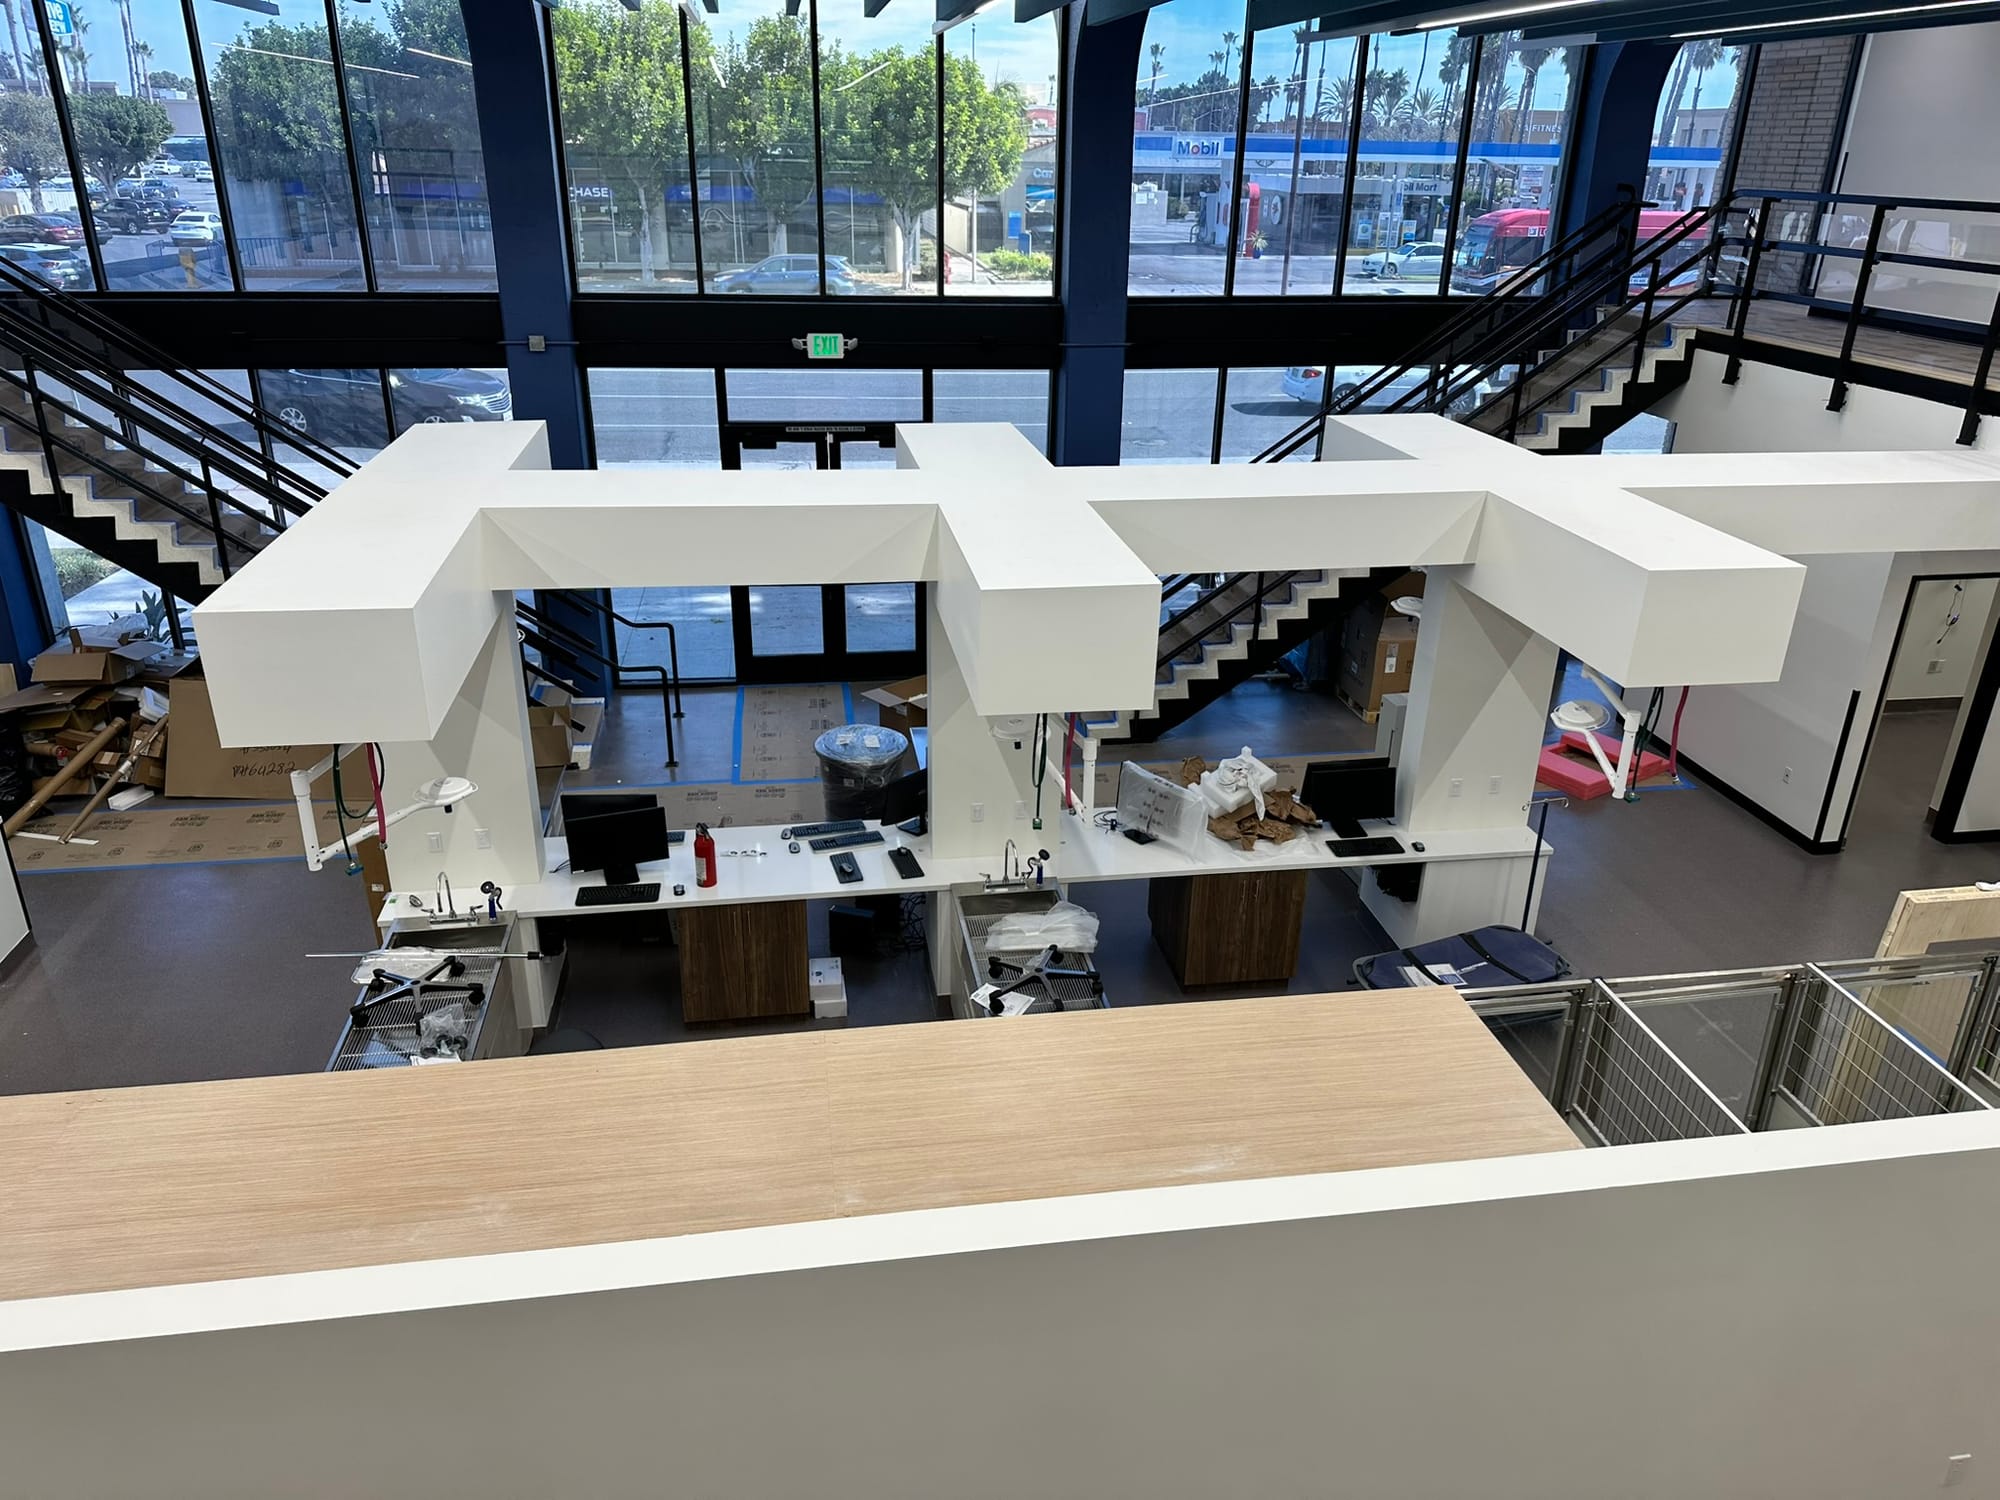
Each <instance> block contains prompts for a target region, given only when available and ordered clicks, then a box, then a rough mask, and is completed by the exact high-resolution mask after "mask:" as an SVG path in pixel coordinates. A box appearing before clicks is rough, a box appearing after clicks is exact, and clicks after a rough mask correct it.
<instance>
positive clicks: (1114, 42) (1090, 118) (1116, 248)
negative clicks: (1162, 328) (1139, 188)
mask: <svg viewBox="0 0 2000 1500" xmlns="http://www.w3.org/2000/svg"><path fill="white" fill-rule="evenodd" d="M1083 10H1084V7H1083V6H1081V5H1072V6H1071V7H1070V8H1069V11H1068V13H1067V17H1066V19H1067V21H1068V24H1069V80H1068V87H1067V88H1065V89H1064V90H1063V94H1062V99H1063V108H1064V110H1065V111H1066V112H1067V113H1068V115H1069V119H1068V121H1067V125H1068V129H1067V132H1066V139H1065V140H1064V143H1063V152H1064V155H1063V202H1062V214H1063V222H1062V236H1061V244H1060V247H1059V253H1060V255H1061V262H1062V263H1061V265H1060V266H1058V267H1057V270H1056V287H1057V291H1058V293H1059V294H1060V296H1061V297H1062V307H1063V344H1062V353H1061V355H1060V357H1059V358H1058V360H1057V363H1056V397H1055V412H1054V426H1055V441H1054V444H1053V445H1052V448H1053V455H1054V458H1055V461H1056V462H1057V463H1059V464H1115V463H1117V462H1118V439H1119V432H1120V429H1121V428H1122V426H1123V424H1124V418H1125V410H1124V408H1125V282H1126V276H1127V272H1128V269H1129V266H1130V262H1131V253H1132V251H1131V240H1132V85H1133V80H1135V79H1136V78H1137V77H1138V76H1139V48H1140V44H1141V43H1142V42H1143V41H1144V40H1145V36H1146V14H1145V12H1144V11H1140V12H1138V13H1137V14H1134V15H1129V16H1121V17H1119V18H1118V19H1117V20H1115V21H1107V22H1105V23H1104V24H1102V25H1098V26H1086V25H1085V24H1084V21H1083Z"/></svg>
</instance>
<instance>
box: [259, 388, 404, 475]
mask: <svg viewBox="0 0 2000 1500" xmlns="http://www.w3.org/2000/svg"><path fill="white" fill-rule="evenodd" d="M257 393H258V394H257V400H258V404H259V405H260V406H262V407H263V408H264V409H265V410H266V411H269V412H272V413H274V414H275V415H276V416H277V418H278V420H279V421H281V422H283V423H285V424H286V425H287V426H289V427H292V428H295V429H296V430H298V431H300V432H303V433H306V434H307V435H309V436H311V437H314V438H317V439H318V440H319V441H320V442H321V443H324V444H326V445H327V446H328V447H330V448H334V449H337V450H338V451H339V452H341V453H342V454H344V455H346V456H347V457H348V458H350V459H352V460H354V461H355V462H356V463H365V462H367V461H368V460H369V459H371V458H373V457H374V456H375V455H376V454H377V453H380V452H381V451H382V450H383V449H384V448H386V447H387V446H388V445H389V411H388V402H387V400H386V398H385V396H384V394H383V381H382V372H381V371H380V370H305V369H281V370H259V371H258V372H257ZM273 451H274V453H275V455H276V457H277V460H278V462H279V463H281V464H284V465H286V466H287V467H288V468H292V469H296V470H298V471H299V472H300V473H301V474H304V475H305V476H306V477H307V478H309V479H313V480H316V481H318V482H319V483H320V484H324V485H332V484H334V483H336V482H337V481H338V480H339V477H340V476H339V475H337V474H334V473H333V472H332V471H330V470H328V469H326V468H324V467H322V466H321V465H319V464H317V463H315V462H314V461H313V460H312V459H310V458H308V457H307V456H306V454H305V453H304V452H303V451H301V450H300V449H297V448H294V447H292V446H291V445H290V444H288V443H278V444H275V445H274V450H273Z"/></svg>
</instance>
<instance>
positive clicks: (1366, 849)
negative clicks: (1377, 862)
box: [1326, 834, 1409, 859]
mask: <svg viewBox="0 0 2000 1500" xmlns="http://www.w3.org/2000/svg"><path fill="white" fill-rule="evenodd" d="M1326 847H1327V848H1329V849H1331V850H1332V851H1333V852H1334V854H1335V855H1337V856H1338V857H1339V858H1341V859H1368V858H1371V857H1374V858H1380V857H1381V856H1382V855H1384V854H1406V853H1408V852H1409V851H1408V850H1406V849H1405V848H1404V847H1403V846H1402V844H1401V843H1399V842H1398V841H1397V840H1395V839H1392V838H1390V837H1388V836H1387V835H1386V834H1385V835H1383V836H1382V837H1381V838H1373V839H1328V840H1327V841H1326Z"/></svg>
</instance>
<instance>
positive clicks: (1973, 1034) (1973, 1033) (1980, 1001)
mask: <svg viewBox="0 0 2000 1500" xmlns="http://www.w3.org/2000/svg"><path fill="white" fill-rule="evenodd" d="M1996 975H2000V959H1996V958H1995V957H1994V955H1992V954H1990V953H1989V954H1988V955H1987V956H1986V958H1985V961H1984V962H1982V963H1981V964H1980V966H1979V987H1978V988H1977V989H1976V990H1974V991H1973V993H1972V994H1971V995H1970V996H1968V997H1967V998H1966V1002H1965V1010H1964V1011H1963V1013H1961V1014H1960V1016H1959V1018H1958V1032H1957V1034H1956V1035H1955V1036H1953V1038H1952V1042H1951V1056H1950V1057H1949V1058H1947V1059H1946V1061H1945V1071H1946V1072H1947V1073H1949V1074H1951V1076H1952V1077H1954V1078H1956V1079H1957V1080H1958V1081H1959V1082H1960V1083H1963V1084H1965V1085H1966V1087H1968V1088H1970V1087H1971V1086H1972V1085H1971V1083H1970V1081H1969V1080H1970V1078H1971V1075H1972V1074H1973V1072H1974V1071H1975V1070H1976V1069H1977V1068H1978V1067H1979V1043H1980V1039H1981V1038H1982V1037H1985V1036H1988V1035H1990V1034H1991V1033H1992V1030H1993V1018H1994V1011H1995V1009H1996V1007H2000V983H1996V982H1995V980H1996Z"/></svg>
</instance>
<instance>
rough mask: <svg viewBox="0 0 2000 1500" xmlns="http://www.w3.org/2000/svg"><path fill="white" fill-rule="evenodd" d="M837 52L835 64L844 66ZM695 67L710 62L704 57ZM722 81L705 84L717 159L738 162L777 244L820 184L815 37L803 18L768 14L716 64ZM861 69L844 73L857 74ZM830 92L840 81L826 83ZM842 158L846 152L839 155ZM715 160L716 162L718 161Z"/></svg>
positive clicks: (707, 124)
mask: <svg viewBox="0 0 2000 1500" xmlns="http://www.w3.org/2000/svg"><path fill="white" fill-rule="evenodd" d="M841 58H842V54H841V53H839V51H838V50H837V49H834V50H832V51H831V52H830V53H829V57H828V59H827V61H828V62H829V63H830V64H832V65H834V66H837V67H839V66H844V64H843V63H842V62H841ZM694 66H695V67H696V68H697V69H699V68H700V67H701V66H702V62H701V60H700V59H695V60H694ZM713 68H714V72H715V75H716V76H717V78H718V82H717V84H716V86H715V87H714V88H712V89H711V88H706V87H704V89H703V91H702V92H703V95H704V97H703V100H702V120H703V122H704V124H703V126H702V128H703V129H705V131H706V133H707V137H708V147H709V151H710V153H711V155H712V157H713V158H714V162H722V163H733V164H734V170H735V172H736V174H737V175H738V176H739V177H740V178H741V179H742V181H743V182H744V183H745V184H747V185H748V186H749V187H750V188H751V189H752V190H753V191H754V192H755V194H756V196H757V201H758V203H759V204H760V205H762V207H763V211H764V215H765V219H766V222H767V223H768V224H769V225H770V226H771V227H772V230H773V239H772V243H773V246H774V247H775V248H782V245H783V239H782V230H783V226H785V225H786V224H788V223H789V222H791V221H792V220H794V219H797V218H801V217H803V216H805V215H806V214H808V213H809V211H810V206H811V204H812V201H813V194H814V193H815V192H817V191H818V183H817V181H816V179H815V176H814V169H813V105H812V71H811V70H812V37H811V34H810V33H809V32H808V31H807V29H806V23H805V20H804V19H803V18H802V17H799V16H764V17H760V18H759V19H758V20H756V21H753V22H752V23H751V24H750V29H749V31H747V32H746V33H745V34H744V36H743V38H742V39H741V40H740V41H737V40H734V39H732V40H731V41H730V42H729V44H728V45H727V46H725V47H724V48H723V50H722V53H721V55H720V57H718V58H717V59H716V60H715V62H714V64H713ZM860 71H861V70H859V69H853V70H851V71H848V72H844V73H842V75H841V76H842V78H843V79H851V78H852V77H853V76H855V75H856V74H858V73H859V72H860ZM822 86H823V87H824V88H825V89H826V90H827V92H828V97H829V98H830V97H831V95H832V91H833V90H834V89H836V88H838V86H839V85H838V84H837V83H834V82H828V81H825V80H824V75H823V84H822ZM835 155H836V156H837V155H838V152H835ZM711 165H713V163H712V164H711Z"/></svg>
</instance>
